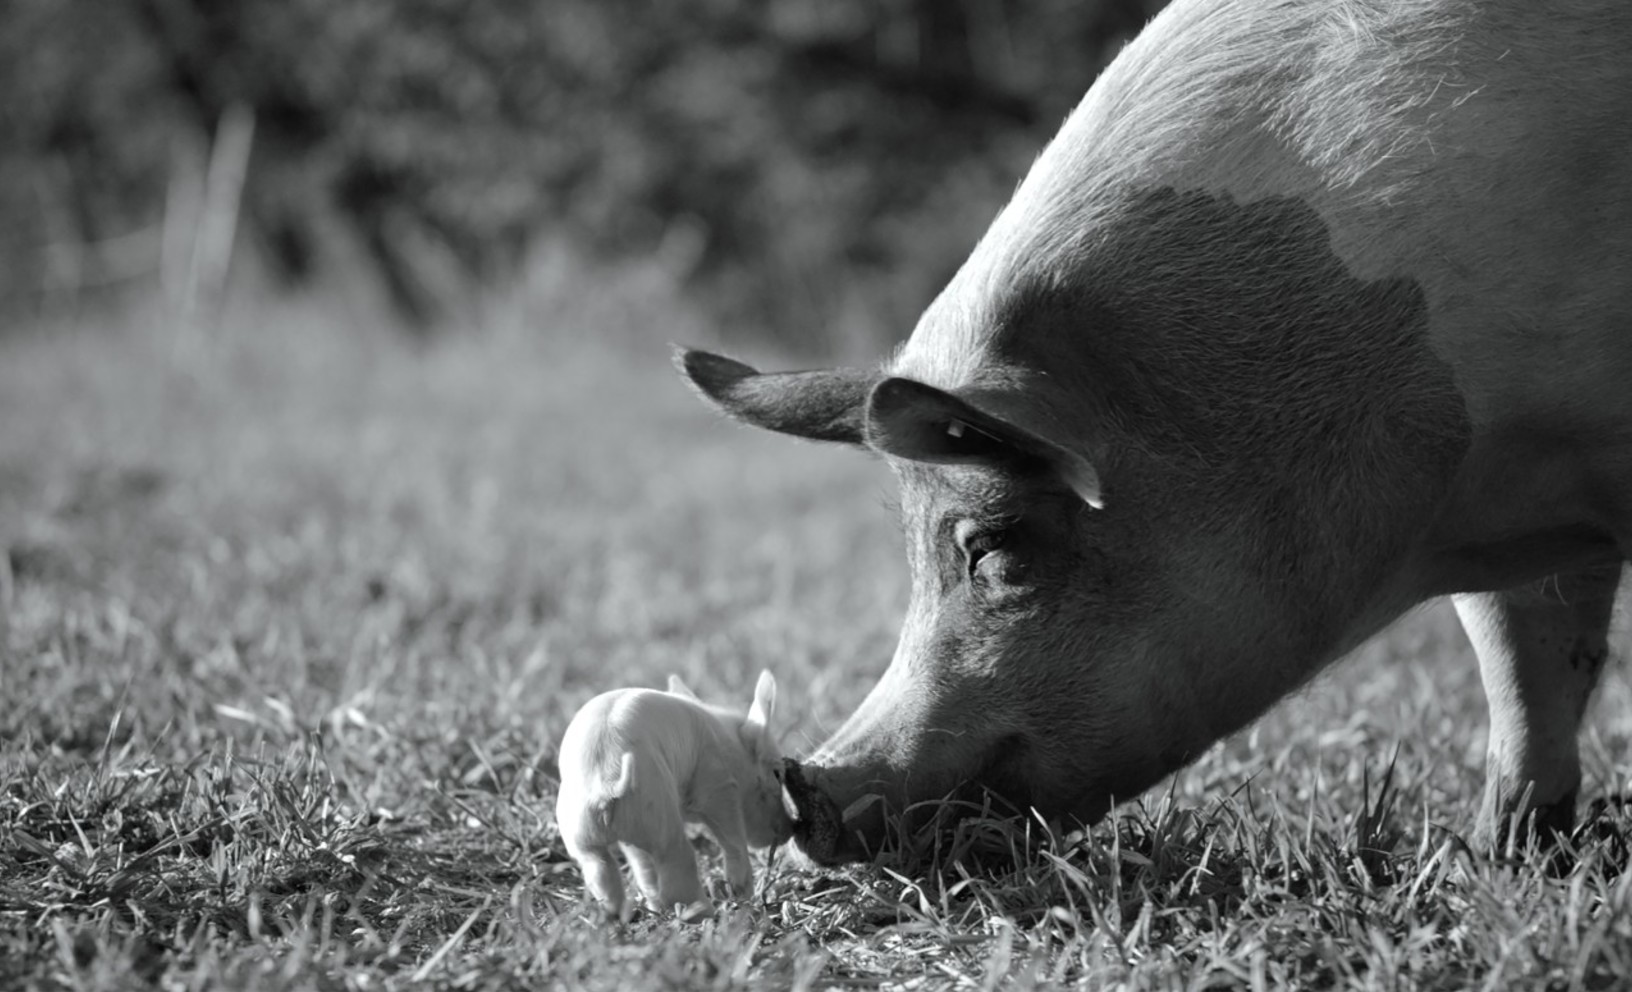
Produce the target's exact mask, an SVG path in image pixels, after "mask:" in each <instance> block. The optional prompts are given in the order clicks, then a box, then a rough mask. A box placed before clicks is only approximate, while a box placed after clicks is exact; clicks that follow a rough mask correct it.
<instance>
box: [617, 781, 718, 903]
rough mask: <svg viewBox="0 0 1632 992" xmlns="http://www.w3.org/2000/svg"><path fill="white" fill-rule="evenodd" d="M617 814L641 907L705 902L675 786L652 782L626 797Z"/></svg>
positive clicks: (694, 856) (624, 850)
mask: <svg viewBox="0 0 1632 992" xmlns="http://www.w3.org/2000/svg"><path fill="white" fill-rule="evenodd" d="M664 785H665V786H666V785H667V783H664ZM618 813H619V816H620V822H619V825H618V826H619V836H621V837H622V838H623V853H624V856H625V857H627V858H628V859H629V867H630V868H631V869H632V870H633V871H634V875H635V884H636V885H637V886H639V887H640V892H641V895H643V896H645V898H646V905H648V906H650V907H651V908H652V910H653V911H655V912H665V911H667V910H671V909H673V908H674V907H675V904H677V903H678V904H680V905H684V906H690V905H692V904H693V903H696V902H700V901H706V900H705V899H704V895H703V886H702V880H701V879H700V878H699V877H698V875H697V856H696V855H695V854H694V853H692V850H691V841H689V840H687V839H686V822H685V819H684V818H683V817H682V816H681V813H680V794H679V790H678V789H676V788H672V787H659V786H657V785H656V784H655V783H653V784H652V785H651V786H649V787H648V788H647V789H646V790H644V791H643V792H642V794H641V795H640V796H639V797H637V798H635V799H634V801H632V802H631V801H628V800H626V801H625V803H624V804H623V805H621V806H620V808H619V810H618Z"/></svg>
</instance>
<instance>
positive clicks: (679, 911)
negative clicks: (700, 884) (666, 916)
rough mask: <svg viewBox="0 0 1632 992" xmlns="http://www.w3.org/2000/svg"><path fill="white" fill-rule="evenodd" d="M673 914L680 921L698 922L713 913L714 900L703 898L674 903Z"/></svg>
mask: <svg viewBox="0 0 1632 992" xmlns="http://www.w3.org/2000/svg"><path fill="white" fill-rule="evenodd" d="M674 915H675V916H676V917H678V918H679V920H680V922H681V923H700V922H702V921H703V920H706V919H708V918H709V917H711V916H713V915H714V902H713V900H711V899H706V898H705V899H699V900H697V901H696V902H694V903H675V904H674Z"/></svg>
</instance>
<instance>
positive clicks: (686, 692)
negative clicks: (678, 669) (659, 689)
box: [669, 675, 697, 699]
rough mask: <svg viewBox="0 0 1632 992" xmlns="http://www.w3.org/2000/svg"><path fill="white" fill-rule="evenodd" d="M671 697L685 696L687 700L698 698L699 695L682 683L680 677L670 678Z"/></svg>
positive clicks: (671, 676)
mask: <svg viewBox="0 0 1632 992" xmlns="http://www.w3.org/2000/svg"><path fill="white" fill-rule="evenodd" d="M669 695H671V696H685V697H686V698H687V699H696V698H697V694H696V693H695V692H692V691H691V686H689V685H686V684H685V683H684V682H682V681H680V676H678V675H670V676H669Z"/></svg>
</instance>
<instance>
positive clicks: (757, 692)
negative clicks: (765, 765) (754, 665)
mask: <svg viewBox="0 0 1632 992" xmlns="http://www.w3.org/2000/svg"><path fill="white" fill-rule="evenodd" d="M775 711H776V676H774V675H772V674H771V673H770V670H769V669H767V670H765V671H763V672H760V673H759V681H758V682H757V683H756V684H755V685H754V704H753V705H752V706H750V707H748V715H747V716H746V717H744V718H743V720H742V740H743V743H744V744H746V745H748V749H749V750H750V751H752V752H754V754H755V755H760V756H762V755H765V754H767V753H769V752H768V751H767V750H766V748H767V746H768V745H769V744H770V741H771V714H773V713H774V712H775Z"/></svg>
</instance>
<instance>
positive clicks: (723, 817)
mask: <svg viewBox="0 0 1632 992" xmlns="http://www.w3.org/2000/svg"><path fill="white" fill-rule="evenodd" d="M697 819H698V820H700V821H701V822H702V824H703V826H704V827H707V828H708V832H709V833H711V834H713V835H714V840H715V842H716V843H718V844H719V845H720V853H721V854H722V855H724V856H725V880H726V882H727V883H729V884H730V886H731V892H732V894H733V895H736V896H737V897H739V898H741V897H742V896H746V895H748V894H750V893H752V892H753V889H754V866H753V864H752V863H751V862H750V861H749V860H748V831H747V830H746V829H745V828H744V827H743V825H742V804H741V802H740V801H739V799H738V793H737V787H736V785H735V784H734V783H733V784H732V785H730V786H721V787H720V788H718V789H715V790H714V791H713V792H712V793H711V794H710V795H709V796H708V797H707V801H706V802H705V803H704V805H703V808H702V809H700V810H698V812H697Z"/></svg>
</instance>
